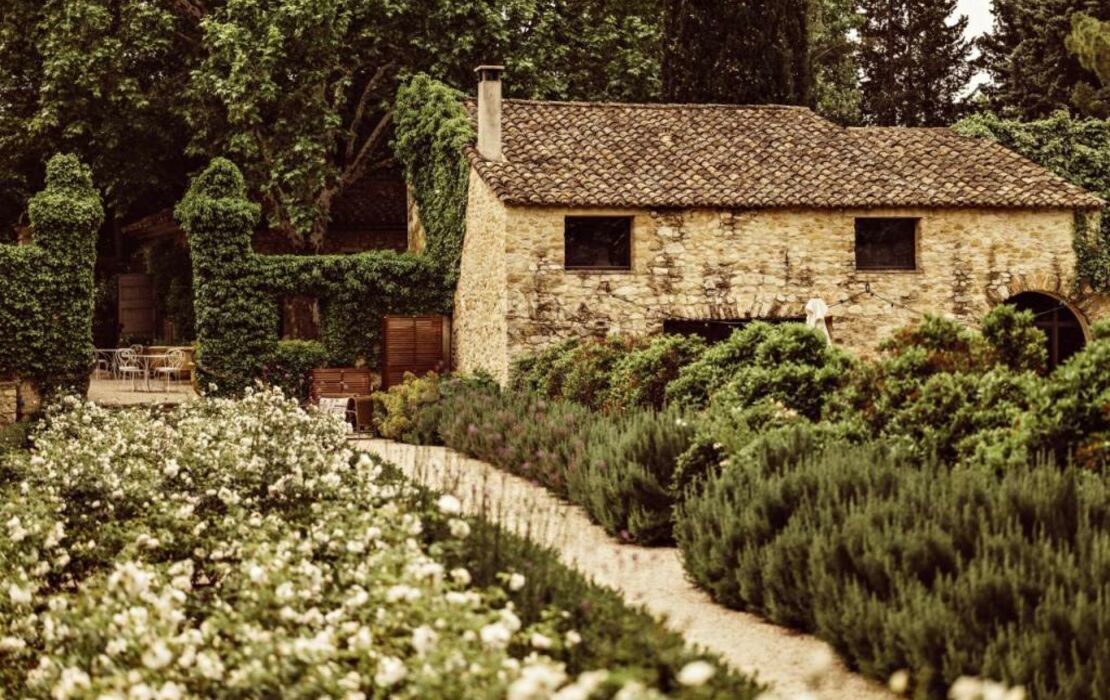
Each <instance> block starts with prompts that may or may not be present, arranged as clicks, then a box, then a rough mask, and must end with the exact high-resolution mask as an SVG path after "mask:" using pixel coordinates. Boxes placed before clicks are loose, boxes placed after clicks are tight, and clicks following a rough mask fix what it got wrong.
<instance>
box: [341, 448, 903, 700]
mask: <svg viewBox="0 0 1110 700" xmlns="http://www.w3.org/2000/svg"><path fill="white" fill-rule="evenodd" d="M358 446H359V447H362V448H364V449H367V450H368V451H370V452H372V453H374V454H377V455H379V456H380V457H382V458H383V459H385V460H387V461H389V462H392V463H394V464H396V465H397V466H398V467H400V468H401V469H403V470H404V471H405V473H406V474H408V475H409V476H410V477H411V478H413V479H416V480H417V481H419V482H421V483H424V484H426V485H427V486H429V487H431V488H433V489H435V490H438V491H444V492H447V493H453V494H455V495H456V496H457V497H458V498H459V500H461V501H462V502H463V508H464V509H465V510H466V512H468V513H471V514H473V515H482V516H484V517H486V518H488V519H491V520H494V521H496V522H499V523H501V524H502V525H504V526H506V527H507V528H509V529H511V530H513V531H515V532H517V533H519V534H522V535H525V536H528V537H530V538H532V539H533V540H535V541H537V542H540V543H542V544H545V545H548V546H551V547H554V548H555V549H557V550H558V551H559V552H560V554H561V558H562V560H563V561H564V562H565V563H566V564H568V565H570V566H573V567H574V568H576V569H578V570H579V571H581V572H582V573H584V574H586V575H587V576H589V577H590V578H592V579H593V580H594V581H596V582H598V583H600V584H602V585H606V586H609V587H611V588H614V589H616V590H617V591H619V592H620V593H621V594H622V595H623V596H624V598H625V600H627V601H628V602H630V603H633V604H636V605H642V606H644V607H646V608H647V609H648V610H650V611H651V612H652V613H653V614H655V615H656V616H658V617H660V618H662V619H664V620H665V622H666V624H667V625H668V626H669V627H671V628H672V629H674V630H675V631H677V632H679V633H681V634H682V635H683V636H684V637H685V638H686V640H687V641H689V642H691V643H693V644H695V645H698V646H702V647H704V648H706V649H708V650H710V651H712V652H715V653H716V654H719V655H720V656H721V657H722V658H724V659H725V660H726V661H727V662H728V663H730V664H731V665H732V666H733V667H734V668H735V669H736V670H738V671H740V672H742V673H745V674H748V675H750V676H754V677H756V678H758V679H759V680H760V681H761V682H763V683H766V684H768V685H770V686H771V688H772V689H773V691H774V692H775V694H776V695H779V696H784V697H795V696H798V697H803V694H804V693H806V692H810V693H815V694H816V696H817V697H820V698H822V699H823V700H830V699H837V700H839V699H841V698H843V699H845V700H849V699H850V700H871V699H875V700H878V699H880V698H881V699H883V700H891V699H892V698H895V697H896V696H894V695H893V694H892V693H890V692H888V691H887V690H886V689H885V688H883V687H882V686H880V685H878V684H877V683H874V682H872V681H870V680H868V679H866V678H864V677H862V676H860V675H858V674H855V673H852V672H851V671H848V670H847V669H846V668H845V667H844V664H843V663H842V662H841V661H840V660H839V659H837V658H836V657H835V655H834V654H833V652H832V650H831V648H830V647H829V645H828V644H826V643H825V642H823V641H821V640H820V639H817V638H816V637H813V636H810V635H807V634H801V633H799V632H795V631H793V630H789V629H786V628H783V627H779V626H777V625H772V624H770V623H768V622H766V621H764V620H762V619H761V618H759V617H756V616H755V615H750V614H748V613H743V612H739V611H736V610H729V609H727V608H724V607H722V606H720V605H718V604H716V603H714V602H713V601H712V600H711V599H710V598H709V596H708V595H706V594H705V593H704V592H702V591H701V590H699V589H697V588H695V587H694V586H693V584H691V583H690V582H689V581H688V580H687V579H686V574H685V572H684V571H683V569H682V562H681V559H680V554H679V551H678V550H677V549H674V548H660V547H650V548H649V547H637V546H633V545H628V544H621V543H619V542H617V541H616V540H614V539H613V538H611V537H609V536H608V535H607V534H606V533H605V531H604V530H602V529H601V528H599V527H597V526H596V525H594V524H592V523H591V522H590V521H589V520H588V519H587V517H586V515H585V513H584V512H583V511H582V510H581V509H580V508H578V507H577V506H573V505H569V504H567V503H564V502H562V501H560V500H558V499H557V498H555V497H554V496H552V495H551V494H550V493H548V492H547V490H545V489H544V488H543V487H541V486H537V485H535V484H532V483H530V482H528V481H525V480H523V479H520V478H518V477H515V476H512V475H510V474H507V473H505V472H503V471H500V470H498V469H496V468H494V467H492V466H490V465H488V464H485V463H484V462H479V461H477V460H473V459H469V458H466V457H463V456H461V455H459V454H456V453H454V452H452V451H450V450H447V449H445V448H442V447H417V446H413V445H404V444H400V443H394V442H389V441H385V440H361V441H359V442H358ZM808 697H811V698H812V697H814V695H810V696H808Z"/></svg>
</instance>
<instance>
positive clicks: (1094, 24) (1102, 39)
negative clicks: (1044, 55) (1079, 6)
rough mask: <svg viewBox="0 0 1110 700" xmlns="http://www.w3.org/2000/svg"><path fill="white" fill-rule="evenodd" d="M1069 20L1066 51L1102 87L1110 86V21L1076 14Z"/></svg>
mask: <svg viewBox="0 0 1110 700" xmlns="http://www.w3.org/2000/svg"><path fill="white" fill-rule="evenodd" d="M1071 19H1072V22H1071V34H1070V35H1069V36H1068V39H1067V42H1066V43H1067V47H1068V49H1069V50H1070V51H1071V52H1072V53H1073V54H1075V55H1076V56H1077V57H1078V58H1079V63H1080V65H1082V66H1083V67H1084V68H1086V69H1087V70H1089V71H1091V72H1092V73H1094V74H1095V75H1096V76H1097V77H1098V79H1099V82H1100V83H1102V85H1103V86H1107V85H1110V21H1107V22H1100V21H1099V20H1097V19H1095V18H1094V17H1091V16H1090V15H1085V14H1082V13H1076V14H1075V15H1073V16H1072V18H1071Z"/></svg>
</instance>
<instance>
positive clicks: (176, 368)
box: [154, 349, 185, 391]
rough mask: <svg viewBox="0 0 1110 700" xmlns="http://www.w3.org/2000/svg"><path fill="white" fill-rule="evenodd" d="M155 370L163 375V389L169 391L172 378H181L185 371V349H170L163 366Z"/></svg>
mask: <svg viewBox="0 0 1110 700" xmlns="http://www.w3.org/2000/svg"><path fill="white" fill-rule="evenodd" d="M154 371H155V372H157V373H158V374H160V375H162V390H163V391H169V389H170V378H171V377H172V378H173V379H174V380H180V379H181V375H182V374H183V373H184V372H185V351H183V350H177V349H174V350H170V351H169V352H167V353H166V355H165V359H164V360H163V362H162V366H161V367H155V368H154Z"/></svg>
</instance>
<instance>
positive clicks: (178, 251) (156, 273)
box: [145, 240, 196, 344]
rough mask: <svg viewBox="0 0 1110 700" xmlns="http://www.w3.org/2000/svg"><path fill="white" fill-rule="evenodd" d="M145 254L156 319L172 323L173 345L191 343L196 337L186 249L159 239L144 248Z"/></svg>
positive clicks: (191, 272) (191, 264)
mask: <svg viewBox="0 0 1110 700" xmlns="http://www.w3.org/2000/svg"><path fill="white" fill-rule="evenodd" d="M145 253H146V271H147V274H148V275H150V278H151V283H152V284H153V286H154V308H155V311H156V312H157V313H158V317H159V318H162V319H165V320H168V321H172V322H173V325H174V333H175V342H177V341H191V340H193V339H194V338H196V314H195V312H194V311H193V261H192V259H191V258H190V257H189V251H188V249H186V248H185V247H183V246H181V245H179V244H178V243H177V242H176V241H174V240H160V241H156V242H155V243H153V244H152V245H151V246H149V247H148V248H146V249H145ZM178 344H181V343H178Z"/></svg>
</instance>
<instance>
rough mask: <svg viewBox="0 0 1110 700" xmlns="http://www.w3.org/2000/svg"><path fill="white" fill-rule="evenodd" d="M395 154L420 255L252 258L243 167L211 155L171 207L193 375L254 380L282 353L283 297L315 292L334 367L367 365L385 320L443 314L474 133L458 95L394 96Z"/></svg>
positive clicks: (225, 385) (439, 90) (205, 380)
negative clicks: (185, 246) (421, 235)
mask: <svg viewBox="0 0 1110 700" xmlns="http://www.w3.org/2000/svg"><path fill="white" fill-rule="evenodd" d="M395 124H396V128H395V139H394V143H393V147H394V152H395V154H396V156H397V158H398V159H399V160H400V161H401V163H402V164H403V166H404V170H405V175H406V178H407V180H408V183H409V186H410V187H411V190H412V193H413V197H414V199H415V200H416V204H417V207H418V208H419V211H420V217H421V223H422V224H423V226H424V231H425V241H426V245H425V248H424V250H423V252H422V253H421V254H419V255H417V254H408V253H405V254H402V253H396V252H394V251H372V252H366V253H360V254H357V255H322V256H299V255H265V256H263V255H255V254H254V253H253V252H252V251H251V245H250V242H251V234H252V232H253V231H254V230H255V227H256V226H257V224H258V220H259V214H260V212H259V208H258V206H257V205H255V204H252V203H251V202H250V201H249V200H248V199H247V196H246V186H245V184H244V180H243V176H242V174H241V173H240V171H239V169H238V168H237V167H236V166H235V165H234V164H233V163H231V162H230V161H228V160H225V159H222V158H217V159H215V160H213V161H212V163H211V165H209V167H208V169H207V170H205V171H204V172H203V173H202V174H201V175H199V176H198V177H197V178H196V179H195V180H194V181H193V183H192V186H191V187H190V189H189V191H188V193H187V194H186V196H185V198H184V199H183V200H182V201H181V203H180V204H179V205H178V207H177V211H176V215H177V219H178V220H179V221H180V222H181V224H182V226H183V228H184V229H185V231H186V232H187V234H188V236H189V248H190V251H191V253H192V259H193V289H194V307H195V308H194V311H195V316H196V335H197V341H198V354H197V362H198V379H199V384H200V386H201V387H202V388H208V387H209V385H215V386H216V387H217V391H218V393H226V394H232V393H237V392H239V391H241V390H242V389H244V388H246V387H247V386H249V385H250V384H251V382H253V381H254V380H255V379H257V378H260V377H261V376H262V375H263V374H264V373H265V370H266V368H267V366H268V365H269V364H271V363H274V364H281V361H280V358H279V355H280V354H281V353H280V351H279V350H278V345H277V343H278V330H279V320H280V302H281V299H282V298H283V297H285V296H290V295H304V296H314V297H316V298H317V300H318V301H319V304H320V314H321V322H320V334H321V342H322V343H323V345H324V347H325V349H326V351H327V357H328V362H329V363H330V364H332V365H354V364H359V363H363V362H365V363H367V364H373V363H375V362H376V361H377V359H378V355H379V347H378V346H379V340H380V338H379V335H380V331H381V318H382V316H384V315H386V314H414V313H447V312H449V311H450V309H451V301H452V293H453V291H454V287H455V282H456V280H457V278H458V269H459V258H460V257H461V255H462V243H463V235H464V233H465V231H466V198H467V187H468V177H469V164H468V161H467V158H466V153H465V146H466V145H467V144H469V143H472V142H473V141H474V138H475V134H474V128H473V126H472V125H471V123H470V119H469V118H468V116H467V113H466V108H465V106H464V97H463V95H462V93H460V92H458V91H456V90H453V89H451V88H449V87H447V86H446V85H444V84H443V83H440V82H438V81H436V80H433V79H431V78H429V77H428V76H427V75H423V74H421V75H417V76H414V77H413V78H411V79H410V80H409V81H407V82H406V83H405V84H404V85H403V86H402V87H401V88H400V90H399V92H398V95H397V101H396V104H395Z"/></svg>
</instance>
